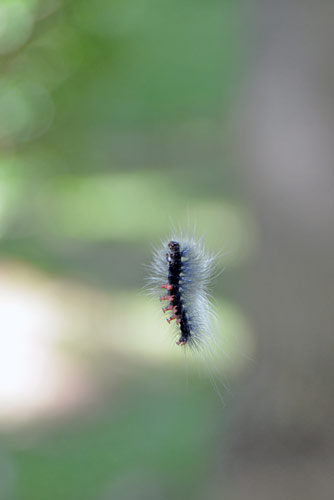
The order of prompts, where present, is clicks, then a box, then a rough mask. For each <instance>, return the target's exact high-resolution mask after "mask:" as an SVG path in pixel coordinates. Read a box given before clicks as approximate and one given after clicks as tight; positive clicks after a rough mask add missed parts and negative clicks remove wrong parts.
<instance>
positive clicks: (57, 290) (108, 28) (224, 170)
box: [0, 0, 258, 500]
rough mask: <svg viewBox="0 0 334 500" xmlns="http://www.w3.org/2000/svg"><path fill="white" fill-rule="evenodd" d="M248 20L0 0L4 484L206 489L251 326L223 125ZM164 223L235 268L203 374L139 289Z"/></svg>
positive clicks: (9, 499) (79, 494)
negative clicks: (243, 305) (216, 345)
mask: <svg viewBox="0 0 334 500" xmlns="http://www.w3.org/2000/svg"><path fill="white" fill-rule="evenodd" d="M242 24H243V19H242V15H241V11H240V7H239V4H238V2H229V1H224V2H221V1H220V0H209V1H207V2H200V1H193V2H189V1H187V0H181V1H175V0H172V1H169V2H166V1H163V0H160V1H156V2H151V1H144V2H140V3H138V2H135V1H133V0H125V1H124V0H112V1H110V0H96V1H95V2H92V1H88V0H80V1H79V0H72V1H66V0H63V1H61V0H44V1H42V0H40V1H39V0H2V1H1V4H0V53H1V59H0V61H1V62H0V68H1V76H0V145H1V159H0V236H1V240H0V254H1V261H0V273H1V277H2V279H1V291H0V296H1V300H2V306H1V307H0V309H1V313H2V325H3V326H2V328H1V330H2V332H1V335H2V353H1V355H0V359H1V367H0V374H1V382H0V385H1V388H0V400H1V415H0V417H1V427H2V433H1V441H0V443H1V451H0V497H1V500H18V499H19V500H45V499H46V498H47V499H48V500H85V499H87V500H88V499H96V500H107V499H136V500H138V499H145V500H149V499H155V500H157V499H160V498H161V499H167V498H174V499H184V498H190V497H191V498H195V499H196V498H203V495H205V494H206V493H207V487H208V484H210V481H211V478H212V467H213V464H214V462H215V461H216V460H217V456H216V454H217V449H216V446H215V441H216V440H217V439H218V436H219V440H220V442H223V440H224V432H223V429H224V421H225V417H224V405H225V404H226V401H227V400H228V398H229V390H228V388H227V387H228V386H230V384H232V383H233V379H234V376H235V374H236V373H239V372H240V370H242V369H243V366H244V364H245V363H246V360H247V358H248V356H251V354H252V352H253V343H254V341H253V338H252V336H251V333H250V330H249V327H248V325H247V321H246V318H245V316H244V314H243V312H242V310H241V309H240V307H238V292H237V290H238V276H239V273H240V270H241V269H242V268H243V266H244V264H245V262H247V261H248V259H249V258H250V257H251V256H252V254H253V253H254V251H255V249H256V246H257V242H258V236H257V229H256V222H255V220H254V218H253V216H252V214H251V212H250V210H249V208H248V207H247V204H246V203H245V202H244V200H243V196H242V194H241V190H240V186H239V179H238V175H237V173H236V170H235V168H234V167H235V165H234V160H233V155H232V153H231V150H230V148H229V143H230V141H231V139H232V138H231V133H230V131H229V126H228V123H229V119H230V117H231V105H232V103H233V100H234V99H235V97H236V95H237V94H238V91H239V87H240V82H241V80H242V75H243V70H242V68H243V67H244V63H245V62H244V60H243V57H244V56H243V54H242V48H241V33H242ZM172 226H177V227H180V228H183V230H187V229H188V230H190V231H192V230H193V228H194V227H196V233H197V234H198V235H202V234H204V237H205V241H206V244H207V246H208V248H209V249H210V250H211V251H212V252H219V253H220V254H221V256H220V258H219V263H218V266H219V268H220V269H223V268H224V269H225V270H224V273H223V274H222V275H221V276H220V277H219V278H218V279H217V282H216V287H215V292H214V296H215V300H216V307H217V310H218V317H219V321H218V335H219V336H220V337H221V339H222V345H224V352H218V353H217V359H216V360H215V367H216V368H215V371H214V372H211V371H210V374H209V375H208V374H207V373H206V371H207V370H206V366H205V365H206V363H207V361H205V360H203V361H198V360H191V359H188V360H187V359H185V358H184V356H183V353H182V352H180V350H178V349H177V348H176V347H175V345H173V342H172V341H171V340H170V339H169V333H170V332H169V330H168V328H167V327H165V325H164V320H163V318H162V317H161V315H160V310H159V307H160V306H159V303H158V302H154V301H152V300H150V299H148V298H147V297H145V294H144V293H143V291H142V289H143V286H144V284H145V274H146V271H145V267H144V266H143V264H145V263H146V264H147V263H149V262H150V258H151V251H152V246H153V245H155V244H157V243H158V242H159V240H160V238H166V237H168V235H169V234H170V231H171V228H172ZM210 363H211V362H210ZM212 377H213V378H214V383H211V378H212Z"/></svg>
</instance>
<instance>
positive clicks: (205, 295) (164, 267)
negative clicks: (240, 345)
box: [148, 235, 215, 350]
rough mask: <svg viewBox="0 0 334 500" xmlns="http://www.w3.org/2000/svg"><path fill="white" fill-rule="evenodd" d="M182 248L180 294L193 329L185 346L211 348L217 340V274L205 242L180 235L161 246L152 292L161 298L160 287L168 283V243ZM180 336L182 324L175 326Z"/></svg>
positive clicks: (156, 254) (155, 258)
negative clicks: (212, 285)
mask: <svg viewBox="0 0 334 500" xmlns="http://www.w3.org/2000/svg"><path fill="white" fill-rule="evenodd" d="M170 241H174V242H177V243H179V245H180V253H181V272H180V275H179V292H180V299H181V303H182V308H183V310H184V312H185V315H186V319H187V322H188V325H189V328H190V337H189V339H188V340H187V342H186V344H185V346H189V347H190V348H191V349H195V350H202V349H203V348H207V347H209V348H211V347H212V345H211V344H212V342H213V341H214V333H213V332H214V328H213V324H214V317H215V316H214V313H213V308H212V304H211V300H210V295H209V287H210V283H211V282H212V279H213V277H214V274H215V257H214V256H212V255H210V254H208V252H207V251H206V250H205V247H204V245H203V242H202V240H196V239H194V238H183V237H180V236H178V235H172V237H171V238H170V239H168V240H166V241H165V242H163V243H162V245H161V247H160V248H158V249H155V250H154V253H153V260H152V262H151V265H150V266H149V267H150V273H151V276H150V277H149V287H148V288H149V291H150V293H151V294H152V295H157V296H159V295H162V294H163V293H162V292H163V289H162V288H161V285H163V284H166V283H168V271H169V262H168V261H167V258H166V254H168V253H169V252H170V250H169V248H168V243H169V242H170ZM175 328H176V330H177V333H178V335H179V336H180V334H181V333H180V325H179V324H176V325H175V326H174V329H175Z"/></svg>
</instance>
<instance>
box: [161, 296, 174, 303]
mask: <svg viewBox="0 0 334 500" xmlns="http://www.w3.org/2000/svg"><path fill="white" fill-rule="evenodd" d="M172 297H173V295H163V296H162V297H160V302H162V301H163V300H173V298H172Z"/></svg>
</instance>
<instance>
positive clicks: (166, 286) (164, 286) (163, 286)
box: [160, 284, 173, 290]
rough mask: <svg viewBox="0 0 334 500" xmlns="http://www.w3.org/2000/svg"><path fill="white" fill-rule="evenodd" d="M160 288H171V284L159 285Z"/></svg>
mask: <svg viewBox="0 0 334 500" xmlns="http://www.w3.org/2000/svg"><path fill="white" fill-rule="evenodd" d="M160 288H166V290H173V285H168V284H166V285H160Z"/></svg>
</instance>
